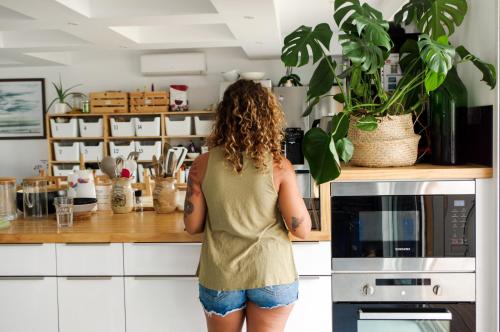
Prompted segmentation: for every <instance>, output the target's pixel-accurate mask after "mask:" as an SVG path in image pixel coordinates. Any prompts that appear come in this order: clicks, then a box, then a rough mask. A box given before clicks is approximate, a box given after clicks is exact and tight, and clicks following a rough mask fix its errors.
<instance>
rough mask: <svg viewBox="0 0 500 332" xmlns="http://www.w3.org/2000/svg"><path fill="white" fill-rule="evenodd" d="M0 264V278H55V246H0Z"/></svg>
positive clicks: (49, 244) (51, 244) (50, 244)
mask: <svg viewBox="0 0 500 332" xmlns="http://www.w3.org/2000/svg"><path fill="white" fill-rule="evenodd" d="M0 262H2V263H1V264H0V276H55V275H56V250H55V245H54V244H53V243H48V244H1V245H0Z"/></svg>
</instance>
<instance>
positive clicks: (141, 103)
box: [129, 91, 169, 113]
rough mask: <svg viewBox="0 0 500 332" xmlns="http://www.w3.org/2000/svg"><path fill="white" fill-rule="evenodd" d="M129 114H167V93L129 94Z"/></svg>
mask: <svg viewBox="0 0 500 332" xmlns="http://www.w3.org/2000/svg"><path fill="white" fill-rule="evenodd" d="M129 96H130V112H137V113H141V112H151V113H154V112H168V104H169V93H168V92H167V91H154V92H130V94H129Z"/></svg>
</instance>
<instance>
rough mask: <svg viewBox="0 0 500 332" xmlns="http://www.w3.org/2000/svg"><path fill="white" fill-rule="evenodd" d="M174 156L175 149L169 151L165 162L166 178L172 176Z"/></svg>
mask: <svg viewBox="0 0 500 332" xmlns="http://www.w3.org/2000/svg"><path fill="white" fill-rule="evenodd" d="M174 156H175V150H174V149H169V150H168V151H167V156H166V160H165V169H164V170H163V171H164V173H165V176H167V177H168V176H172V170H173V168H172V164H173V162H174Z"/></svg>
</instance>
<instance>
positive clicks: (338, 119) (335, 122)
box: [331, 112, 349, 141]
mask: <svg viewBox="0 0 500 332" xmlns="http://www.w3.org/2000/svg"><path fill="white" fill-rule="evenodd" d="M348 130H349V114H348V113H347V112H340V113H337V114H335V115H334V116H333V117H332V131H331V136H332V138H333V140H334V141H338V140H340V139H342V138H344V137H345V136H346V135H347V131H348Z"/></svg>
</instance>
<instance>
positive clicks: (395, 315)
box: [358, 309, 452, 320]
mask: <svg viewBox="0 0 500 332" xmlns="http://www.w3.org/2000/svg"><path fill="white" fill-rule="evenodd" d="M358 318H359V319H360V320H451V319H452V314H451V312H450V311H449V310H445V311H443V312H431V311H429V312H384V311H380V312H364V311H363V309H359V310H358Z"/></svg>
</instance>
